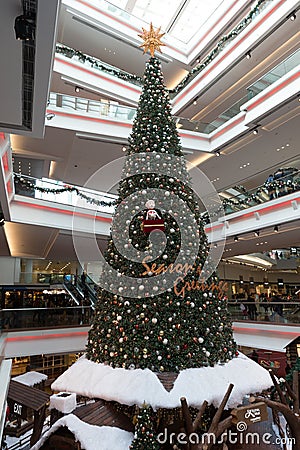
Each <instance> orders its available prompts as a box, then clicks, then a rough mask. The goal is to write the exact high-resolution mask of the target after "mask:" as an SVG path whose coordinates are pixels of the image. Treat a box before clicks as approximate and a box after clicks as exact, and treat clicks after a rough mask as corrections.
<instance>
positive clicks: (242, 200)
mask: <svg viewBox="0 0 300 450" xmlns="http://www.w3.org/2000/svg"><path fill="white" fill-rule="evenodd" d="M276 173H277V174H278V177H276ZM285 173H286V174H285ZM236 189H239V190H241V193H240V194H238V195H236V196H232V197H230V198H226V199H224V200H223V207H224V210H225V214H231V213H233V212H236V211H241V210H243V209H246V208H249V207H251V206H256V205H259V204H261V203H265V202H267V201H269V200H273V199H274V198H279V197H283V196H284V195H287V194H291V193H292V192H297V191H299V190H300V171H299V170H297V169H296V168H288V169H282V172H280V171H279V170H278V171H277V172H275V174H274V180H273V181H267V180H266V181H265V183H264V184H262V185H260V186H258V187H257V188H255V189H251V190H249V191H247V190H246V189H244V188H243V187H242V186H240V187H239V186H238V187H236Z"/></svg>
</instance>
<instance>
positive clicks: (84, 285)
mask: <svg viewBox="0 0 300 450" xmlns="http://www.w3.org/2000/svg"><path fill="white" fill-rule="evenodd" d="M76 286H77V288H78V290H79V291H80V292H82V294H83V296H84V297H86V298H88V300H89V303H90V306H91V307H92V309H95V304H96V303H97V301H98V293H97V285H96V284H95V282H94V281H93V280H92V278H91V277H89V276H88V275H86V277H85V281H84V282H83V281H81V280H77V284H76Z"/></svg>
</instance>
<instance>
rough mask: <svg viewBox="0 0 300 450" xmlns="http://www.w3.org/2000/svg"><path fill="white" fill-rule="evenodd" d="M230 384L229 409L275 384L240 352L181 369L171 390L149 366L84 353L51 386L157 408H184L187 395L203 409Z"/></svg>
mask: <svg viewBox="0 0 300 450" xmlns="http://www.w3.org/2000/svg"><path fill="white" fill-rule="evenodd" d="M230 383H233V385H234V389H233V392H232V394H231V396H230V399H229V401H228V404H227V407H228V408H233V407H236V406H237V405H238V404H240V403H242V400H243V397H244V396H245V395H247V394H250V393H253V394H254V393H257V392H261V391H263V390H264V389H268V388H269V387H271V386H272V385H273V383H272V380H271V377H270V375H269V372H268V371H267V370H266V369H264V368H263V367H261V366H260V365H259V364H257V363H255V362H254V361H252V360H251V359H249V358H248V357H247V356H245V355H243V354H241V353H240V354H239V355H238V357H236V358H234V359H232V360H231V361H229V362H228V363H226V364H224V365H215V366H214V367H202V368H199V369H197V368H196V369H186V370H183V371H181V372H180V373H179V375H178V377H177V379H176V381H175V383H174V387H173V389H172V390H171V391H170V392H168V391H166V390H165V388H164V387H163V385H162V384H161V382H160V380H159V379H158V378H157V376H156V374H155V373H154V372H152V371H151V370H149V369H143V370H142V369H134V370H128V369H121V368H116V369H114V368H112V367H110V366H108V365H105V364H97V363H94V362H92V361H90V360H88V359H86V358H85V357H84V356H82V357H81V358H80V359H79V360H78V361H77V362H76V363H75V364H73V365H72V366H71V367H70V368H69V369H68V370H67V371H66V372H64V373H63V374H62V375H61V376H60V377H59V378H58V379H57V380H56V381H54V383H53V384H52V386H51V387H52V389H53V390H54V391H63V390H65V391H68V392H76V393H77V394H79V395H83V396H85V397H89V398H101V399H104V400H109V401H112V400H113V401H117V402H119V403H121V404H125V405H134V404H136V405H142V404H143V403H144V402H146V403H147V404H150V405H151V406H152V407H153V408H154V409H155V410H156V409H158V408H170V409H171V408H176V407H180V398H181V397H186V399H187V402H188V404H189V406H194V407H198V408H200V406H201V405H202V403H203V401H204V400H206V401H208V403H209V404H213V405H214V406H218V405H219V404H220V403H221V401H222V399H223V397H224V394H225V392H226V390H227V388H228V386H229V384H230Z"/></svg>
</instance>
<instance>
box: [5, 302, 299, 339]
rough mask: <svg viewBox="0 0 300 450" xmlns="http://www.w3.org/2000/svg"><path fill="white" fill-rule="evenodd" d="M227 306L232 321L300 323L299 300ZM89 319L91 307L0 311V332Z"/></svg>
mask: <svg viewBox="0 0 300 450" xmlns="http://www.w3.org/2000/svg"><path fill="white" fill-rule="evenodd" d="M241 304H243V305H245V308H246V309H242V308H241ZM228 307H229V312H230V314H231V317H232V320H233V321H234V322H235V321H238V322H240V321H256V322H266V323H275V324H299V323H300V302H299V300H298V301H295V302H285V301H282V302H280V303H279V302H271V303H267V304H265V303H264V304H262V303H259V304H257V303H253V302H250V303H249V302H247V303H243V302H242V301H237V302H228ZM92 316H93V309H92V308H91V307H90V306H75V307H61V308H60V307H56V308H10V309H1V310H0V330H1V331H2V332H5V331H12V330H20V329H34V328H55V327H67V326H88V325H90V323H91V319H92Z"/></svg>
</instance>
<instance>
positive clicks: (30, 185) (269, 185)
mask: <svg viewBox="0 0 300 450" xmlns="http://www.w3.org/2000/svg"><path fill="white" fill-rule="evenodd" d="M285 173H286V175H284V174H285ZM279 174H280V172H279V171H278V175H279ZM14 181H15V193H16V194H18V195H24V196H26V197H32V198H36V199H41V200H46V201H51V202H56V203H60V204H64V205H70V206H77V207H78V206H79V207H82V208H88V209H92V210H95V207H97V210H98V211H100V212H104V213H108V214H113V212H114V205H113V203H114V202H115V200H116V199H117V196H116V195H111V194H105V193H101V192H100V193H99V192H96V191H93V190H88V189H85V188H82V187H78V186H73V185H70V184H65V183H63V182H60V181H54V180H49V179H38V178H34V177H29V176H27V175H22V174H15V175H14ZM234 188H235V189H236V190H240V194H238V195H235V196H232V197H230V198H224V199H223V200H222V204H223V206H222V207H223V208H224V211H225V214H231V213H233V212H237V211H241V210H243V209H246V208H250V207H251V206H255V205H259V204H262V203H265V202H267V201H269V200H272V199H274V198H279V197H282V196H284V195H287V194H290V193H292V192H297V191H299V190H300V172H299V170H297V169H295V168H290V169H283V171H282V174H281V175H280V176H278V178H276V173H275V175H274V180H273V181H270V182H269V181H266V182H265V183H264V184H262V185H260V186H258V187H257V188H255V189H251V190H250V191H247V190H246V189H245V188H244V187H243V186H237V187H234ZM73 189H74V190H73ZM221 196H222V193H221ZM111 203H112V204H111ZM202 218H203V220H207V221H208V214H207V212H203V213H202Z"/></svg>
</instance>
